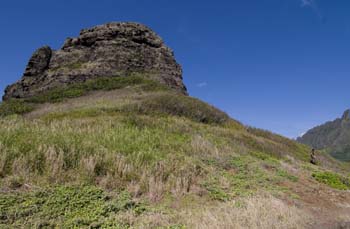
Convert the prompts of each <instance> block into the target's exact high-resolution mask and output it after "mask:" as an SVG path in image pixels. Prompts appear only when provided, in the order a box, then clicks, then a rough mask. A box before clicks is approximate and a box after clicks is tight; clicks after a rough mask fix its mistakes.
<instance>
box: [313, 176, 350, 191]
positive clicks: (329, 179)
mask: <svg viewBox="0 0 350 229" xmlns="http://www.w3.org/2000/svg"><path fill="white" fill-rule="evenodd" d="M312 176H313V177H314V178H315V179H316V180H317V181H318V182H320V183H323V184H326V185H328V186H330V187H332V188H335V189H339V190H348V189H350V179H349V178H346V177H343V176H341V175H339V174H336V173H332V172H315V173H313V174H312Z"/></svg>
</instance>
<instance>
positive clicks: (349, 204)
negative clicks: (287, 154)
mask: <svg viewBox="0 0 350 229" xmlns="http://www.w3.org/2000/svg"><path fill="white" fill-rule="evenodd" d="M284 185H285V186H286V187H288V188H289V189H290V190H291V191H292V192H293V193H295V194H297V195H298V196H299V198H298V199H296V200H293V201H292V202H294V203H293V204H295V205H296V206H298V207H299V208H300V209H302V210H304V211H305V213H306V214H308V215H310V216H311V217H312V218H313V219H314V220H313V221H314V223H313V224H312V225H310V229H350V191H338V190H334V189H331V188H329V187H327V186H326V185H323V184H319V183H317V182H316V181H314V180H313V179H312V178H311V177H307V176H306V177H304V176H302V177H300V179H299V182H295V183H292V182H288V183H285V184H284Z"/></svg>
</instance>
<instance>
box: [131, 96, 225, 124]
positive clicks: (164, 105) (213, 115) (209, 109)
mask: <svg viewBox="0 0 350 229" xmlns="http://www.w3.org/2000/svg"><path fill="white" fill-rule="evenodd" d="M124 109H125V110H127V111H131V112H134V111H136V112H138V113H141V114H148V115H176V116H181V117H186V118H189V119H191V120H194V121H197V122H202V123H216V124H223V123H226V122H228V121H229V120H231V119H230V118H229V116H228V115H227V114H226V113H224V112H222V111H220V110H219V109H217V108H215V107H213V106H211V105H209V104H207V103H205V102H202V101H200V100H198V99H195V98H192V97H188V96H183V95H174V94H171V93H166V94H161V95H157V96H150V97H146V98H145V99H143V100H142V101H141V103H139V104H137V105H133V104H131V105H127V106H126V107H125V108H124Z"/></svg>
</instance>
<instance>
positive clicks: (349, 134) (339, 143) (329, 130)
mask: <svg viewBox="0 0 350 229" xmlns="http://www.w3.org/2000/svg"><path fill="white" fill-rule="evenodd" d="M349 113H350V110H347V111H345V112H344V114H343V116H342V118H338V119H336V120H334V121H332V122H327V123H325V124H323V125H320V126H318V127H315V128H313V129H311V130H309V131H308V132H307V133H306V134H305V135H303V136H302V137H301V138H298V141H299V142H301V143H304V144H307V145H310V146H311V147H314V148H316V149H325V150H326V151H327V152H329V153H330V154H331V155H332V156H333V157H335V158H337V159H339V160H343V161H350V118H349V117H350V116H349Z"/></svg>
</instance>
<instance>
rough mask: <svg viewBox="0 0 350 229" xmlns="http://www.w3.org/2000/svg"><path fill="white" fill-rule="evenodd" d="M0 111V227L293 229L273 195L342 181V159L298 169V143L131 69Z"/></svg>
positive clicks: (303, 163)
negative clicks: (129, 73) (305, 185)
mask: <svg viewBox="0 0 350 229" xmlns="http://www.w3.org/2000/svg"><path fill="white" fill-rule="evenodd" d="M0 116H1V117H0V125H1V128H0V187H1V188H0V227H2V228H13V227H19V226H23V227H27V228H33V227H34V228H35V227H37V228H51V227H55V226H56V227H61V228H74V227H76V228H89V227H90V228H129V227H134V228H144V227H146V228H147V227H167V228H247V227H249V228H261V227H264V228H281V226H282V225H283V227H284V228H304V226H306V225H308V223H310V222H311V221H312V219H311V218H310V217H306V216H305V214H304V213H303V212H302V210H301V209H298V208H297V207H293V206H289V205H288V204H287V202H288V201H287V202H285V201H282V199H287V200H290V201H294V200H295V201H296V200H298V199H300V198H301V197H300V196H299V194H298V192H297V191H295V190H294V188H293V187H297V186H298V185H299V184H301V183H302V182H304V180H305V179H306V180H307V182H308V184H310V185H315V186H317V185H321V186H322V187H323V186H324V187H328V186H329V187H332V188H335V189H341V190H344V189H345V190H346V189H349V188H350V185H349V184H350V181H349V179H348V177H347V175H348V174H346V173H343V171H344V169H346V166H347V165H345V164H341V163H337V162H335V161H332V160H331V159H330V158H328V157H327V155H325V154H321V155H319V166H313V165H309V163H308V159H309V151H310V149H309V148H308V147H307V146H305V145H301V144H298V143H296V142H294V141H292V140H289V139H286V138H284V137H282V136H278V135H274V134H272V133H270V132H267V131H263V130H259V129H255V128H249V127H246V126H244V125H242V124H240V123H239V122H237V121H235V120H233V119H231V118H229V117H228V116H227V115H226V114H225V113H224V112H222V111H220V110H217V109H216V108H214V107H212V106H210V105H208V104H206V103H204V102H202V101H200V100H198V99H195V98H191V97H187V96H184V95H180V94H177V93H175V92H173V91H171V90H169V89H167V88H164V87H163V86H161V85H159V84H157V83H155V82H153V81H151V80H146V79H144V78H142V77H140V76H134V77H130V78H112V79H108V80H107V79H99V80H96V81H88V82H86V83H82V84H80V85H72V86H67V87H66V88H56V89H53V90H52V91H50V92H47V93H45V94H42V95H38V96H36V97H32V98H30V99H26V100H13V101H7V102H4V103H2V104H1V105H0ZM335 170H336V171H338V172H339V174H336V173H334V171H335ZM327 177H328V178H329V177H331V178H332V179H331V180H330V179H328V178H327ZM333 179H334V180H333Z"/></svg>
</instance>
